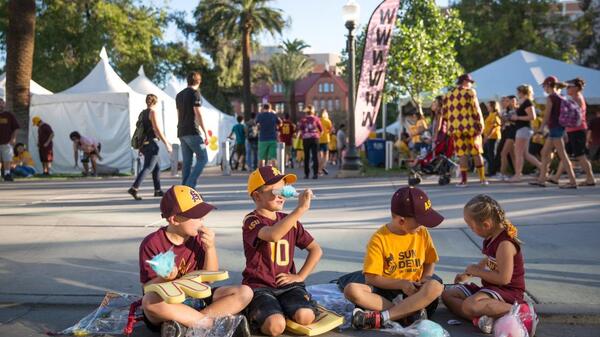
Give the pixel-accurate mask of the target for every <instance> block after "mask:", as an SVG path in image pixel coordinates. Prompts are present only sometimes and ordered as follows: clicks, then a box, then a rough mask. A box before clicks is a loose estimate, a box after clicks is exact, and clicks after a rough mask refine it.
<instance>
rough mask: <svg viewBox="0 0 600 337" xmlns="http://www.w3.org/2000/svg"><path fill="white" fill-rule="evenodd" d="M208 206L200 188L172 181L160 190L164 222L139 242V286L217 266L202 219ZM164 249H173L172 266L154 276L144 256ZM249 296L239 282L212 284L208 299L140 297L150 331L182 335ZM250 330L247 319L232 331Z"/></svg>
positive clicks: (211, 239)
mask: <svg viewBox="0 0 600 337" xmlns="http://www.w3.org/2000/svg"><path fill="white" fill-rule="evenodd" d="M213 209H214V206H212V205H210V204H208V203H206V202H204V201H203V200H202V197H201V196H200V193H198V192H197V191H196V190H194V189H193V188H190V187H188V186H184V185H175V186H172V187H171V188H170V189H169V190H168V191H167V192H166V193H165V195H164V196H163V198H162V200H161V201H160V212H161V213H162V217H163V218H165V219H166V220H167V222H168V223H169V225H168V226H166V227H162V228H160V229H158V230H157V231H155V232H153V233H151V234H149V235H148V236H146V238H144V241H142V243H141V245H140V260H139V263H140V281H141V283H142V288H143V287H144V286H146V285H148V284H152V283H162V282H168V281H173V280H175V279H177V278H179V277H181V276H183V275H185V274H187V273H189V272H192V271H194V270H206V271H218V270H219V260H218V257H217V250H216V247H215V233H214V232H213V231H212V230H211V229H210V228H208V227H206V226H205V225H204V221H203V218H204V217H205V216H206V215H207V214H208V213H209V212H210V211H212V210H213ZM169 249H171V250H172V251H173V253H175V267H174V268H173V270H172V271H171V274H169V275H168V276H166V277H164V276H159V275H157V274H156V272H155V271H154V270H153V269H152V268H151V267H150V265H149V264H148V263H147V262H146V261H147V260H150V259H152V258H153V257H154V256H156V255H158V254H159V253H164V252H167V251H168V250H169ZM251 299H252V290H251V289H250V288H248V287H247V286H244V285H238V286H224V287H218V288H213V291H212V295H211V296H210V297H209V298H205V299H202V300H201V301H199V302H198V301H190V302H189V303H188V300H186V301H185V302H184V303H179V304H169V303H167V302H165V301H163V299H162V298H161V297H160V296H159V295H158V294H156V293H153V292H149V293H146V294H144V297H143V298H142V309H143V313H144V322H145V323H146V326H148V328H149V329H150V330H152V331H154V332H158V331H160V332H161V337H182V336H185V335H186V330H187V328H189V327H192V326H195V325H198V324H211V323H210V320H211V319H214V318H215V317H220V316H225V315H231V314H237V313H239V312H240V311H242V310H243V309H244V308H245V307H246V306H247V305H248V303H249V302H250V300H251ZM188 304H189V305H191V306H189V305H188ZM194 304H199V306H198V307H196V305H194ZM207 318H208V320H206V321H205V322H203V323H200V322H201V321H202V320H203V319H207ZM249 334H250V332H249V331H248V327H247V323H245V322H242V323H240V324H239V325H238V327H237V329H236V330H235V332H234V334H233V336H248V335H249Z"/></svg>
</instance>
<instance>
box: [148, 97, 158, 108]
mask: <svg viewBox="0 0 600 337" xmlns="http://www.w3.org/2000/svg"><path fill="white" fill-rule="evenodd" d="M157 102H158V97H156V95H154V94H148V95H146V105H147V106H148V107H151V106H153V105H154V104H156V103H157Z"/></svg>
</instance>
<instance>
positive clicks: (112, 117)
mask: <svg viewBox="0 0 600 337" xmlns="http://www.w3.org/2000/svg"><path fill="white" fill-rule="evenodd" d="M145 106H146V105H145V102H144V96H143V95H141V94H139V93H137V92H135V91H133V90H132V89H131V88H130V87H129V86H128V85H127V83H125V82H124V81H123V80H122V79H121V78H120V77H119V75H117V73H116V72H115V71H114V69H113V68H112V67H111V66H110V64H109V63H108V55H107V54H106V50H105V49H104V48H102V51H101V52H100V61H99V62H98V64H96V66H95V67H94V69H92V71H91V72H90V73H89V74H88V75H87V76H86V77H85V78H84V79H83V80H81V82H79V83H77V84H76V85H74V86H73V87H71V88H69V89H67V90H65V91H63V92H60V93H57V94H54V95H37V94H34V95H33V96H32V98H31V107H30V112H29V114H30V117H32V116H40V117H41V119H42V120H43V121H45V122H47V123H48V124H50V126H52V128H53V130H54V140H53V142H54V162H53V171H54V172H57V173H60V172H62V173H68V172H78V169H76V168H74V164H75V163H74V162H73V146H72V142H71V140H70V139H69V133H70V132H72V131H79V133H80V134H82V135H84V136H89V137H93V138H95V139H96V140H98V141H99V142H100V143H101V144H102V151H101V155H102V157H103V160H102V161H101V162H100V163H101V164H102V165H105V166H108V167H112V168H117V169H119V171H121V172H129V171H130V170H131V168H132V163H133V159H134V155H135V152H134V151H132V149H131V146H130V144H131V134H132V133H133V130H134V128H135V123H136V121H137V117H138V114H139V112H140V111H142V110H143V109H144V108H145ZM29 144H30V148H31V149H33V148H35V147H36V144H37V129H36V128H29ZM31 153H32V156H33V157H34V161H35V163H36V167H37V168H38V169H39V168H41V164H40V162H39V158H38V153H37V151H35V150H33V151H31Z"/></svg>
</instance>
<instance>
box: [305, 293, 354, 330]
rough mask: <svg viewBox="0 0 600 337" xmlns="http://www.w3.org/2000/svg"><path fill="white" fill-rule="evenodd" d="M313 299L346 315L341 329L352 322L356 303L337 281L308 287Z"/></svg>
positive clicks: (337, 312) (339, 313) (347, 326)
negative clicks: (349, 298) (348, 297)
mask: <svg viewBox="0 0 600 337" xmlns="http://www.w3.org/2000/svg"><path fill="white" fill-rule="evenodd" d="M306 289H307V290H308V292H309V293H310V295H311V296H312V299H313V300H314V301H316V302H317V303H319V304H320V305H322V306H323V307H325V308H326V309H328V310H331V311H333V312H335V313H336V314H338V315H341V316H344V324H342V325H341V326H340V327H339V329H340V330H342V329H347V328H349V327H350V323H351V322H352V310H353V309H354V304H352V302H350V301H348V300H347V299H346V298H345V297H344V294H343V293H342V292H341V291H340V289H339V288H338V285H337V284H336V283H326V284H315V285H311V286H308V287H307V288H306Z"/></svg>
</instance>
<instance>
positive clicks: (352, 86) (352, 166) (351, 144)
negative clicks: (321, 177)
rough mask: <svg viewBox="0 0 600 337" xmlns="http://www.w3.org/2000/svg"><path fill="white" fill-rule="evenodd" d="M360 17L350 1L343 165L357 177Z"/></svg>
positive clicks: (345, 10) (345, 13)
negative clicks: (347, 129)
mask: <svg viewBox="0 0 600 337" xmlns="http://www.w3.org/2000/svg"><path fill="white" fill-rule="evenodd" d="M359 15H360V6H359V5H358V4H357V3H356V2H355V1H354V0H349V1H348V2H347V3H346V5H344V7H343V8H342V16H343V18H344V21H345V25H346V28H347V29H348V41H347V45H346V50H347V52H348V68H349V69H348V70H349V71H348V128H349V131H348V150H347V151H346V155H345V156H344V162H343V164H342V175H357V174H358V173H359V172H360V169H361V166H362V165H361V162H360V158H359V156H358V151H357V149H356V130H355V127H354V119H355V116H354V103H355V97H354V95H355V93H356V83H355V82H356V81H355V55H354V54H355V40H354V36H355V35H354V30H355V28H356V26H357V23H358V19H359Z"/></svg>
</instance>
